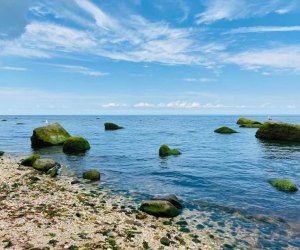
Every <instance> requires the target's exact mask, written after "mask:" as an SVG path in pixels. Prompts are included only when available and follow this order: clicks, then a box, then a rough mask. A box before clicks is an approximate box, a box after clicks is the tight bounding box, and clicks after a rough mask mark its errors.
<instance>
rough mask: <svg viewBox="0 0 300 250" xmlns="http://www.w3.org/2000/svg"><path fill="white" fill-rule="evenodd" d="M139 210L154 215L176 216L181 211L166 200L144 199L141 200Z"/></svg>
mask: <svg viewBox="0 0 300 250" xmlns="http://www.w3.org/2000/svg"><path fill="white" fill-rule="evenodd" d="M140 210H141V211H143V212H145V213H147V214H151V215H154V216H156V217H176V216H177V215H179V214H180V212H181V209H180V208H177V207H176V206H174V205H173V204H172V203H171V202H169V201H167V200H145V201H143V202H142V204H141V206H140Z"/></svg>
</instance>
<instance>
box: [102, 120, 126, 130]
mask: <svg viewBox="0 0 300 250" xmlns="http://www.w3.org/2000/svg"><path fill="white" fill-rule="evenodd" d="M104 128H105V130H117V129H122V128H123V127H121V126H119V125H117V124H115V123H111V122H107V123H104Z"/></svg>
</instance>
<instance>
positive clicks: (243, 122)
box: [236, 118, 261, 125]
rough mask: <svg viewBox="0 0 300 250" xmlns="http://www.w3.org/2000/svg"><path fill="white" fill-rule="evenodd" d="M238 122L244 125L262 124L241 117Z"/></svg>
mask: <svg viewBox="0 0 300 250" xmlns="http://www.w3.org/2000/svg"><path fill="white" fill-rule="evenodd" d="M236 123H237V124H239V125H242V124H261V123H260V122H258V121H255V120H251V119H247V118H240V119H238V121H237V122H236Z"/></svg>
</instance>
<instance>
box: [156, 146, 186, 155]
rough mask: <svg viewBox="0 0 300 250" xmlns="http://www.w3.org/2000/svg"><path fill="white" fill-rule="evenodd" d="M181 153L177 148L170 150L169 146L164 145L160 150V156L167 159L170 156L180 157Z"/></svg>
mask: <svg viewBox="0 0 300 250" xmlns="http://www.w3.org/2000/svg"><path fill="white" fill-rule="evenodd" d="M180 154H181V153H180V151H179V150H178V149H176V148H174V149H170V148H169V146H168V145H166V144H163V145H161V146H160V148H159V156H161V157H165V156H170V155H180Z"/></svg>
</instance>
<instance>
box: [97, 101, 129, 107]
mask: <svg viewBox="0 0 300 250" xmlns="http://www.w3.org/2000/svg"><path fill="white" fill-rule="evenodd" d="M101 107H102V108H120V107H127V104H119V103H114V102H109V103H106V104H103V105H102V106H101Z"/></svg>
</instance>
